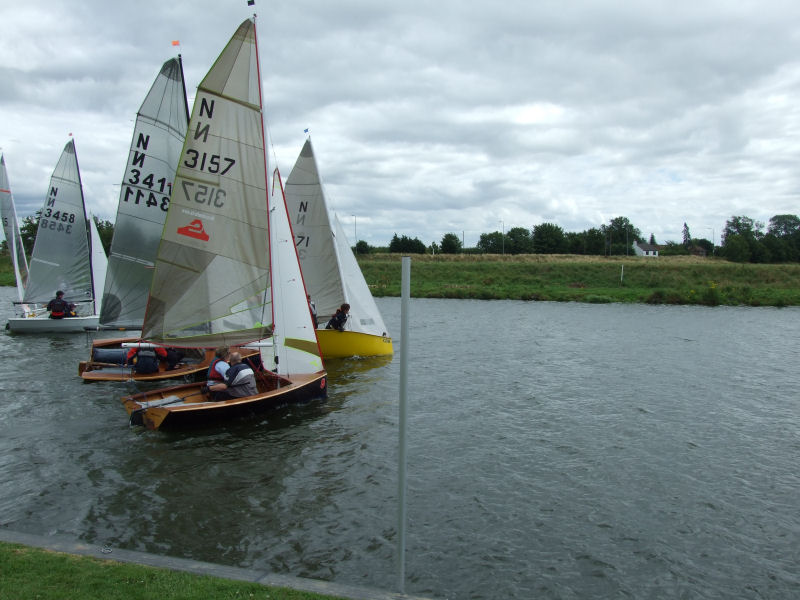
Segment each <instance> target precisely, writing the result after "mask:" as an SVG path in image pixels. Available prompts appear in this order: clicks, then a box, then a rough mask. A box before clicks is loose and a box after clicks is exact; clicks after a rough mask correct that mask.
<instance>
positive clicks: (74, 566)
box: [0, 542, 331, 600]
mask: <svg viewBox="0 0 800 600" xmlns="http://www.w3.org/2000/svg"><path fill="white" fill-rule="evenodd" d="M0 598H14V599H15V600H28V599H30V600H50V599H52V600H63V599H65V598H69V599H70V600H81V599H84V598H85V599H87V600H88V599H92V600H95V599H97V598H103V600H137V599H141V600H150V599H152V598H158V599H159V600H179V599H180V600H207V599H209V598H214V599H215V600H216V599H222V600H227V599H231V600H234V599H235V600H242V599H248V600H261V599H269V600H330V599H331V597H330V596H321V595H319V594H312V593H308V592H298V591H295V590H290V589H286V588H275V587H266V586H263V585H260V584H257V583H250V582H239V581H232V580H229V579H218V578H215V577H209V576H205V575H193V574H190V573H183V572H180V571H170V570H167V569H157V568H152V567H143V566H140V565H133V564H126V563H118V562H113V561H108V560H99V559H96V558H91V557H84V556H75V555H71V554H62V553H59V552H51V551H47V550H39V549H36V548H30V547H27V546H21V545H18V544H6V543H2V542H0Z"/></svg>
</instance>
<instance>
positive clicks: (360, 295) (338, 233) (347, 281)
mask: <svg viewBox="0 0 800 600" xmlns="http://www.w3.org/2000/svg"><path fill="white" fill-rule="evenodd" d="M334 221H335V224H336V226H335V228H334V231H333V235H334V237H335V239H336V254H337V256H338V257H339V268H340V270H341V274H342V285H343V289H344V301H345V302H347V303H348V304H349V305H350V318H349V319H347V328H348V329H349V330H351V331H358V332H360V333H369V334H371V335H381V336H385V335H387V330H386V325H385V324H384V322H383V317H381V313H380V311H379V310H378V306H377V304H375V298H373V297H372V292H370V291H369V286H367V282H366V280H365V279H364V275H363V274H362V273H361V267H359V266H358V261H357V260H356V257H355V255H354V254H353V250H352V249H351V247H350V243H349V242H348V241H347V236H346V235H345V233H344V228H342V224H341V223H340V222H339V218H338V217H334Z"/></svg>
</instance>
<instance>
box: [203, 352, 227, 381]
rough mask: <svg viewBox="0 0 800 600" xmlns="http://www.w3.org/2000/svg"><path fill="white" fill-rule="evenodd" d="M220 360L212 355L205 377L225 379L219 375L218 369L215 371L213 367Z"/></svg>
mask: <svg viewBox="0 0 800 600" xmlns="http://www.w3.org/2000/svg"><path fill="white" fill-rule="evenodd" d="M221 360H222V359H221V358H216V357H214V360H212V361H211V364H210V365H208V375H207V376H206V379H209V380H211V381H225V378H224V377H223V376H222V375H220V373H219V371H217V370H216V369H215V368H214V367H216V366H217V363H218V362H220V361H221Z"/></svg>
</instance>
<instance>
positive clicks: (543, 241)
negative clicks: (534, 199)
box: [533, 223, 583, 254]
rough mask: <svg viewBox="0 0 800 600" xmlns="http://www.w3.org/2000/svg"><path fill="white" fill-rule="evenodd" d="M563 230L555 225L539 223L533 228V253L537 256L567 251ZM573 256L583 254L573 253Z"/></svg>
mask: <svg viewBox="0 0 800 600" xmlns="http://www.w3.org/2000/svg"><path fill="white" fill-rule="evenodd" d="M567 248H568V245H567V238H566V237H565V235H564V230H563V229H561V227H559V226H558V225H556V224H555V223H540V224H539V225H534V227H533V251H534V252H536V253H537V254H562V253H564V252H566V251H567ZM573 252H574V253H575V254H583V252H577V251H573Z"/></svg>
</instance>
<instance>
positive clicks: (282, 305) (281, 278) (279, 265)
mask: <svg viewBox="0 0 800 600" xmlns="http://www.w3.org/2000/svg"><path fill="white" fill-rule="evenodd" d="M269 215H270V220H269V224H270V234H271V235H272V238H271V247H272V310H273V314H274V317H275V330H274V331H273V340H274V344H273V347H274V349H275V350H274V351H275V352H276V353H277V358H278V360H277V365H276V367H277V372H278V374H280V375H292V374H299V373H315V372H317V371H320V370H321V369H322V368H323V365H322V359H321V358H320V357H321V355H322V353H321V352H320V349H319V344H318V343H317V334H316V331H315V327H314V323H313V322H312V320H311V312H310V311H309V309H308V302H307V301H306V288H305V284H304V283H303V275H302V273H301V272H300V263H299V261H298V256H297V249H296V247H295V244H294V236H293V235H292V228H291V226H290V225H289V214H288V210H287V205H286V199H285V198H284V194H283V187H282V184H281V180H280V174H279V173H278V170H277V169H275V176H274V177H273V182H272V190H271V195H270V205H269ZM262 355H263V352H262ZM264 363H265V364H269V363H268V362H267V361H266V360H265V361H264Z"/></svg>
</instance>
